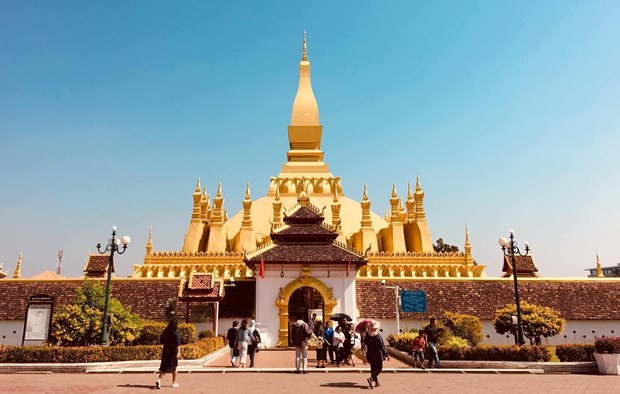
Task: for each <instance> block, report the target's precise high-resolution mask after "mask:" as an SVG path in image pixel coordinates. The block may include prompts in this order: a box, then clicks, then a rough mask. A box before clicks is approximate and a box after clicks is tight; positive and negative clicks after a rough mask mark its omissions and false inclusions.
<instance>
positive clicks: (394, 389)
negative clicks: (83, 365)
mask: <svg viewBox="0 0 620 394" xmlns="http://www.w3.org/2000/svg"><path fill="white" fill-rule="evenodd" d="M367 377H368V374H367V373H365V372H364V373H360V372H352V373H320V374H314V373H312V374H309V375H296V374H292V373H266V372H261V373H235V374H222V373H207V374H204V373H201V374H194V373H181V374H179V379H178V382H179V383H180V385H181V386H180V387H179V388H175V389H173V388H171V387H170V375H167V376H165V377H164V381H163V383H164V387H162V390H155V389H154V383H155V380H156V379H157V375H156V374H155V373H138V374H125V373H123V374H0V392H2V393H62V394H74V393H88V394H93V393H122V394H125V393H126V394H130V393H143V394H144V393H149V392H154V391H155V392H163V393H174V392H178V393H218V394H219V393H243V392H246V393H247V392H252V393H262V392H265V391H268V392H269V394H277V393H295V394H304V393H312V394H316V393H338V394H346V393H360V392H363V391H362V390H365V391H366V392H370V389H369V388H368V386H367V384H366V378H367ZM379 380H380V381H381V384H382V387H379V388H377V389H374V390H372V392H373V393H390V394H391V393H413V392H421V393H422V392H423V393H433V394H435V393H459V394H461V393H463V394H470V393H471V394H487V393H488V394H498V393H499V394H501V393H510V394H536V393H545V394H554V393H558V394H560V393H561V394H572V393H584V394H585V393H588V394H591V393H596V394H603V393H616V394H617V393H618V392H620V377H618V376H600V375H548V374H545V375H531V374H515V375H496V374H483V375H480V374H461V373H449V374H401V373H395V372H384V373H383V374H381V376H380V379H379Z"/></svg>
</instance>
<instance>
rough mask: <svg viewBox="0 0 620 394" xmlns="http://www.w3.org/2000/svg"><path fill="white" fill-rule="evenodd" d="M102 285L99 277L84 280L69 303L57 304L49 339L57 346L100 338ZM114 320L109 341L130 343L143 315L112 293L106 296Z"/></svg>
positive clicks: (90, 343) (83, 343) (135, 335)
mask: <svg viewBox="0 0 620 394" xmlns="http://www.w3.org/2000/svg"><path fill="white" fill-rule="evenodd" d="M104 304H105V289H104V288H103V286H102V285H101V283H99V282H98V281H94V280H88V279H87V280H85V281H84V282H82V285H81V286H80V287H78V289H77V292H76V296H75V298H74V300H73V302H72V303H71V304H67V305H65V306H62V307H60V308H58V310H57V311H56V313H54V315H53V317H52V327H51V334H50V342H51V343H52V344H57V345H60V346H87V345H94V344H98V343H100V342H101V331H102V320H103V309H104ZM109 313H110V315H111V316H113V321H112V324H111V326H110V327H109V329H110V335H109V337H108V340H109V343H110V344H111V345H127V344H130V343H133V342H134V341H135V339H136V338H137V336H138V333H139V332H140V327H141V325H142V319H141V318H140V316H138V315H137V314H135V313H132V312H131V309H130V308H126V307H124V306H123V305H122V304H121V303H120V301H118V300H117V299H116V298H114V297H110V298H109Z"/></svg>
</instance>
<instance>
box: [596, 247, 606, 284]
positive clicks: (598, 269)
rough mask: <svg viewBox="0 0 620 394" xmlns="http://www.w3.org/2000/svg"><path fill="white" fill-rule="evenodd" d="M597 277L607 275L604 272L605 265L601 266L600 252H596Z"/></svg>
mask: <svg viewBox="0 0 620 394" xmlns="http://www.w3.org/2000/svg"><path fill="white" fill-rule="evenodd" d="M596 277H597V278H604V277H605V275H604V274H603V267H602V266H601V261H600V260H599V258H598V252H597V253H596Z"/></svg>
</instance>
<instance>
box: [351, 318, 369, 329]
mask: <svg viewBox="0 0 620 394" xmlns="http://www.w3.org/2000/svg"><path fill="white" fill-rule="evenodd" d="M371 321H372V320H370V319H362V320H360V322H359V323H357V326H355V331H357V332H361V331H362V328H364V327H366V326H367V325H368V323H370V322H371Z"/></svg>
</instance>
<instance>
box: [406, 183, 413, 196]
mask: <svg viewBox="0 0 620 394" xmlns="http://www.w3.org/2000/svg"><path fill="white" fill-rule="evenodd" d="M410 199H413V193H411V182H407V200H410Z"/></svg>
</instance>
